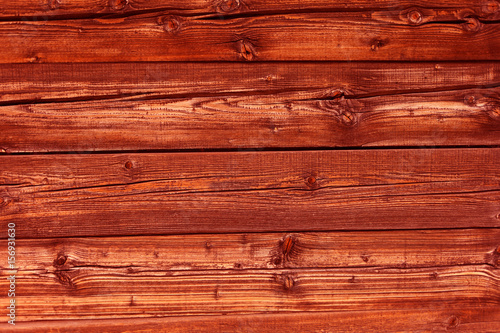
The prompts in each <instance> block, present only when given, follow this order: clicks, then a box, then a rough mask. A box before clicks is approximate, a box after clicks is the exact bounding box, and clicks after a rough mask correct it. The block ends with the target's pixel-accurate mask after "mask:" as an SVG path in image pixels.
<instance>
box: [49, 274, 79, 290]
mask: <svg viewBox="0 0 500 333" xmlns="http://www.w3.org/2000/svg"><path fill="white" fill-rule="evenodd" d="M54 274H55V276H56V278H57V280H58V281H59V283H60V284H62V285H63V286H66V287H69V288H75V287H76V286H75V283H74V282H73V279H72V278H71V277H70V276H69V275H68V273H67V272H65V271H59V270H58V271H55V272H54Z"/></svg>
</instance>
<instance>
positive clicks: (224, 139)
mask: <svg viewBox="0 0 500 333" xmlns="http://www.w3.org/2000/svg"><path fill="white" fill-rule="evenodd" d="M499 93H500V88H490V89H468V90H458V91H450V92H438V93H421V94H396V95H383V96H375V97H370V98H366V97H363V98H358V99H357V98H349V97H348V98H346V97H345V96H342V92H341V91H339V90H334V91H331V90H320V91H300V92H293V93H280V94H272V95H258V96H254V95H252V96H225V95H223V96H216V97H193V98H173V99H155V100H147V101H144V100H138V101H136V100H133V101H124V100H119V101H117V100H107V101H90V102H89V101H87V102H69V103H68V102H67V103H48V104H47V103H42V104H22V105H15V106H3V107H0V122H1V123H2V125H1V128H2V139H0V147H1V148H2V149H3V150H4V151H5V152H45V151H58V152H61V151H62V152H64V151H102V150H104V151H118V150H129V151H130V150H136V149H141V150H147V149H169V150H172V149H213V148H217V149H242V148H282V147H286V148H291V147H295V148H296V147H339V146H341V147H359V146H446V145H500V135H499V130H500V102H499V101H500V98H499V96H500V94H499Z"/></svg>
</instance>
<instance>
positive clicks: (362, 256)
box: [361, 254, 370, 262]
mask: <svg viewBox="0 0 500 333" xmlns="http://www.w3.org/2000/svg"><path fill="white" fill-rule="evenodd" d="M361 260H363V261H364V262H368V260H370V257H369V256H367V255H365V254H362V255H361Z"/></svg>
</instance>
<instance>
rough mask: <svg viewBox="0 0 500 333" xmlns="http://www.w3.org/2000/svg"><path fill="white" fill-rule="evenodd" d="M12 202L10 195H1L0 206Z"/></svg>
mask: <svg viewBox="0 0 500 333" xmlns="http://www.w3.org/2000/svg"><path fill="white" fill-rule="evenodd" d="M11 202H12V198H10V197H0V207H5V206H8V205H9V204H10V203H11Z"/></svg>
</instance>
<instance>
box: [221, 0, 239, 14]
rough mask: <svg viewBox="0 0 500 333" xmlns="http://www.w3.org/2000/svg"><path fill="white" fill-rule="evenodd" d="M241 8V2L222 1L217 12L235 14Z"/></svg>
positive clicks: (233, 0)
mask: <svg viewBox="0 0 500 333" xmlns="http://www.w3.org/2000/svg"><path fill="white" fill-rule="evenodd" d="M239 7H240V0H222V1H221V2H219V4H218V6H217V11H219V12H222V13H230V12H234V11H235V10H237V9H238V8H239Z"/></svg>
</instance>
